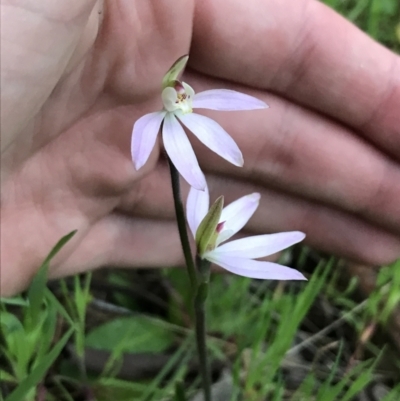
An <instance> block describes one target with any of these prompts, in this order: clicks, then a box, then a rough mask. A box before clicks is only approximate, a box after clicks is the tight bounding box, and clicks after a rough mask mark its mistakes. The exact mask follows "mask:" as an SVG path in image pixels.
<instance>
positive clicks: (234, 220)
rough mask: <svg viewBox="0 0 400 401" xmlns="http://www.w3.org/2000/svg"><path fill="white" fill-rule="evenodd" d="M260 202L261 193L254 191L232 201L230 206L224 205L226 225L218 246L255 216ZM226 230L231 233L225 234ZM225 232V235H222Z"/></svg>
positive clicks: (223, 216) (218, 240)
mask: <svg viewBox="0 0 400 401" xmlns="http://www.w3.org/2000/svg"><path fill="white" fill-rule="evenodd" d="M259 202H260V194H259V193H256V192H255V193H253V194H250V195H246V196H243V197H242V198H239V199H238V200H236V201H234V202H232V203H230V204H229V205H228V206H226V207H224V209H223V210H222V213H221V219H220V221H221V222H225V224H224V227H223V229H222V231H221V233H220V236H219V237H218V239H217V246H218V245H219V244H220V243H221V242H223V241H226V240H227V239H229V238H230V237H232V235H235V234H236V233H237V232H238V231H239V230H241V229H242V228H243V227H244V226H245V225H246V223H247V222H248V221H249V220H250V218H251V216H253V214H254V212H255V211H256V210H257V208H258V204H259ZM225 231H228V232H229V234H230V235H229V234H228V235H225V234H224V233H225ZM222 234H224V235H222Z"/></svg>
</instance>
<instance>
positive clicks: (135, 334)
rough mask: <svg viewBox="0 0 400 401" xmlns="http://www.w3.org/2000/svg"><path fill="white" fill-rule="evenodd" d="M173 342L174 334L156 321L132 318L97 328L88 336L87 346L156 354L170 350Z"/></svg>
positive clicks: (120, 319) (117, 320) (123, 318)
mask: <svg viewBox="0 0 400 401" xmlns="http://www.w3.org/2000/svg"><path fill="white" fill-rule="evenodd" d="M173 341H174V336H173V334H172V333H171V332H170V331H167V330H166V329H165V328H164V327H161V326H159V325H157V324H156V323H155V322H154V321H152V320H149V319H148V318H146V317H145V316H131V317H122V318H118V319H115V320H112V321H110V322H107V323H105V324H103V325H101V326H99V327H96V328H95V329H94V330H92V331H91V332H90V333H89V334H88V335H87V336H86V341H85V345H86V346H88V347H92V348H97V349H104V350H109V351H112V350H113V349H115V348H120V349H122V350H123V351H124V352H131V353H139V352H155V353H156V352H162V351H165V350H166V349H168V348H169V347H170V346H171V345H172V344H173Z"/></svg>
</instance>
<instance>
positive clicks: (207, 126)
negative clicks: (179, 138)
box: [177, 113, 243, 167]
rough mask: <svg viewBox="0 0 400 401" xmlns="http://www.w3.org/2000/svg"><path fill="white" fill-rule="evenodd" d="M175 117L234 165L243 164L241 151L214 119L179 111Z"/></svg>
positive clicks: (240, 165)
mask: <svg viewBox="0 0 400 401" xmlns="http://www.w3.org/2000/svg"><path fill="white" fill-rule="evenodd" d="M177 117H178V118H179V120H180V121H181V122H182V123H183V124H184V125H185V126H186V127H187V128H188V129H189V130H190V131H192V132H193V134H195V135H196V136H197V138H198V139H199V140H200V141H201V142H203V143H204V145H206V146H207V147H208V148H210V149H211V150H212V151H213V152H215V153H217V154H218V155H220V156H221V157H222V158H224V159H226V160H228V162H230V163H232V164H234V165H235V166H239V167H242V166H243V156H242V152H241V151H240V149H239V148H238V146H237V145H236V143H235V141H234V140H233V139H232V138H231V137H230V135H229V134H228V133H227V132H226V131H225V130H224V129H223V128H222V127H221V126H220V125H219V124H218V123H216V122H215V121H214V120H212V119H211V118H208V117H204V116H200V115H199V114H194V113H189V114H182V113H179V114H177Z"/></svg>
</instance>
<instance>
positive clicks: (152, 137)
mask: <svg viewBox="0 0 400 401" xmlns="http://www.w3.org/2000/svg"><path fill="white" fill-rule="evenodd" d="M165 114H166V112H165V111H157V112H155V113H150V114H146V115H144V116H143V117H140V118H139V120H137V121H136V122H135V124H134V126H133V131H132V140H131V154H132V160H133V163H134V165H135V169H136V170H139V169H140V167H142V166H143V165H144V164H145V163H146V161H147V159H148V158H149V156H150V153H151V151H152V150H153V148H154V144H155V143H156V139H157V134H158V131H159V130H160V125H161V122H162V120H163V118H164V117H165Z"/></svg>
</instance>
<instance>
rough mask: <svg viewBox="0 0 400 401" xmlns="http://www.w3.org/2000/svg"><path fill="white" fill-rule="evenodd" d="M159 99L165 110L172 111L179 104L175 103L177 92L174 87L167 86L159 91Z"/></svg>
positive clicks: (176, 108)
mask: <svg viewBox="0 0 400 401" xmlns="http://www.w3.org/2000/svg"><path fill="white" fill-rule="evenodd" d="M161 99H162V101H163V105H164V108H165V110H167V111H174V110H178V109H179V104H178V103H176V101H177V100H178V94H177V92H176V90H175V89H174V88H171V87H170V86H168V87H167V88H165V89H164V90H163V91H162V93H161Z"/></svg>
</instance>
